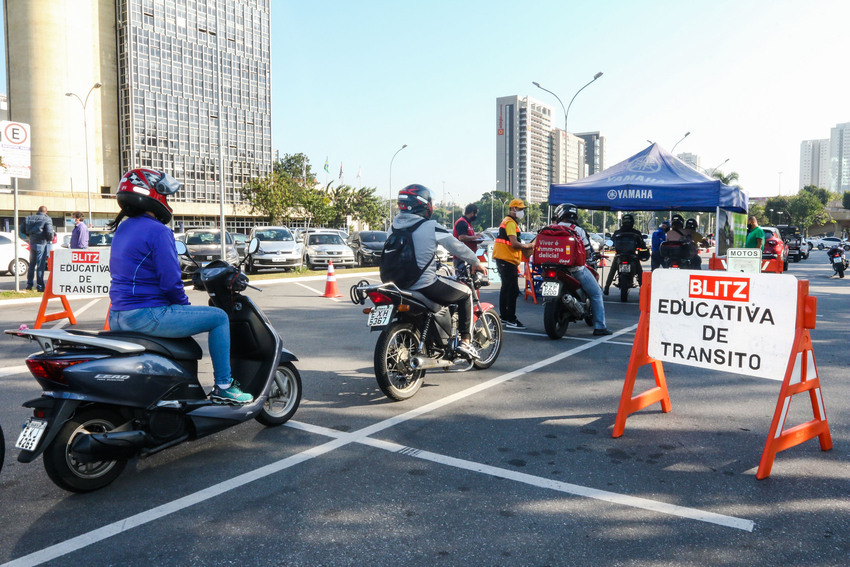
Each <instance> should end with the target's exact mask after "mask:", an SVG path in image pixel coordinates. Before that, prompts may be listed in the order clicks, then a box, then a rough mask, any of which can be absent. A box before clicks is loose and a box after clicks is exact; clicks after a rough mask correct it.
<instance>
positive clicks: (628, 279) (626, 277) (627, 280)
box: [620, 274, 633, 303]
mask: <svg viewBox="0 0 850 567" xmlns="http://www.w3.org/2000/svg"><path fill="white" fill-rule="evenodd" d="M632 277H633V276H632V275H631V274H621V275H620V301H621V302H622V303H625V302H627V301H628V300H629V290H630V289H631V288H632Z"/></svg>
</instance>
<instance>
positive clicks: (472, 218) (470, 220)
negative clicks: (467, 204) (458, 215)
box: [469, 215, 478, 222]
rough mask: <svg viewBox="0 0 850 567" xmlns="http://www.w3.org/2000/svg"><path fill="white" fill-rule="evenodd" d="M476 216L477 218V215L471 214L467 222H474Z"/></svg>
mask: <svg viewBox="0 0 850 567" xmlns="http://www.w3.org/2000/svg"><path fill="white" fill-rule="evenodd" d="M477 218H478V215H472V217H471V218H470V219H469V222H475V219H477Z"/></svg>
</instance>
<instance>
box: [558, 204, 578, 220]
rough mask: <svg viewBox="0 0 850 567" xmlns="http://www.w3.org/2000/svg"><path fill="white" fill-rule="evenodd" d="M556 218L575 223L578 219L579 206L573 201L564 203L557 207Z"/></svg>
mask: <svg viewBox="0 0 850 567" xmlns="http://www.w3.org/2000/svg"><path fill="white" fill-rule="evenodd" d="M555 220H556V221H557V222H561V221H568V222H572V223H575V222H577V221H578V207H576V206H575V205H573V204H572V203H562V204H560V205H558V206H557V207H556V208H555Z"/></svg>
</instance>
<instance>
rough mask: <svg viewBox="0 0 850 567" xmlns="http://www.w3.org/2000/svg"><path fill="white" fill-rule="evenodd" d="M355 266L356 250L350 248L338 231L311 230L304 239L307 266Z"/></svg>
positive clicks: (311, 267)
mask: <svg viewBox="0 0 850 567" xmlns="http://www.w3.org/2000/svg"><path fill="white" fill-rule="evenodd" d="M329 262H333V263H334V265H335V266H349V267H354V252H353V251H352V250H351V248H349V247H348V246H347V245H346V244H345V242H344V241H343V239H342V237H341V236H340V235H339V233H338V232H336V231H333V232H330V231H328V232H309V233H307V235H306V240H305V241H304V264H306V266H307V268H309V269H311V270H312V269H313V268H315V267H321V266H327V265H328V263H329Z"/></svg>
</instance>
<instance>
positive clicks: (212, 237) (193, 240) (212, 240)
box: [186, 230, 233, 246]
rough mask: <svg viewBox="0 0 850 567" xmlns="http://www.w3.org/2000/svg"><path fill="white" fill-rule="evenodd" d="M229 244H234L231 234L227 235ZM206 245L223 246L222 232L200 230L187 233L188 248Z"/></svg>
mask: <svg viewBox="0 0 850 567" xmlns="http://www.w3.org/2000/svg"><path fill="white" fill-rule="evenodd" d="M227 243H228V244H232V243H233V240H232V239H231V238H230V234H228V235H227ZM205 244H221V231H218V230H215V231H213V230H198V231H194V232H188V233H186V245H187V246H193V245H194V246H198V245H201V246H203V245H205Z"/></svg>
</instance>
